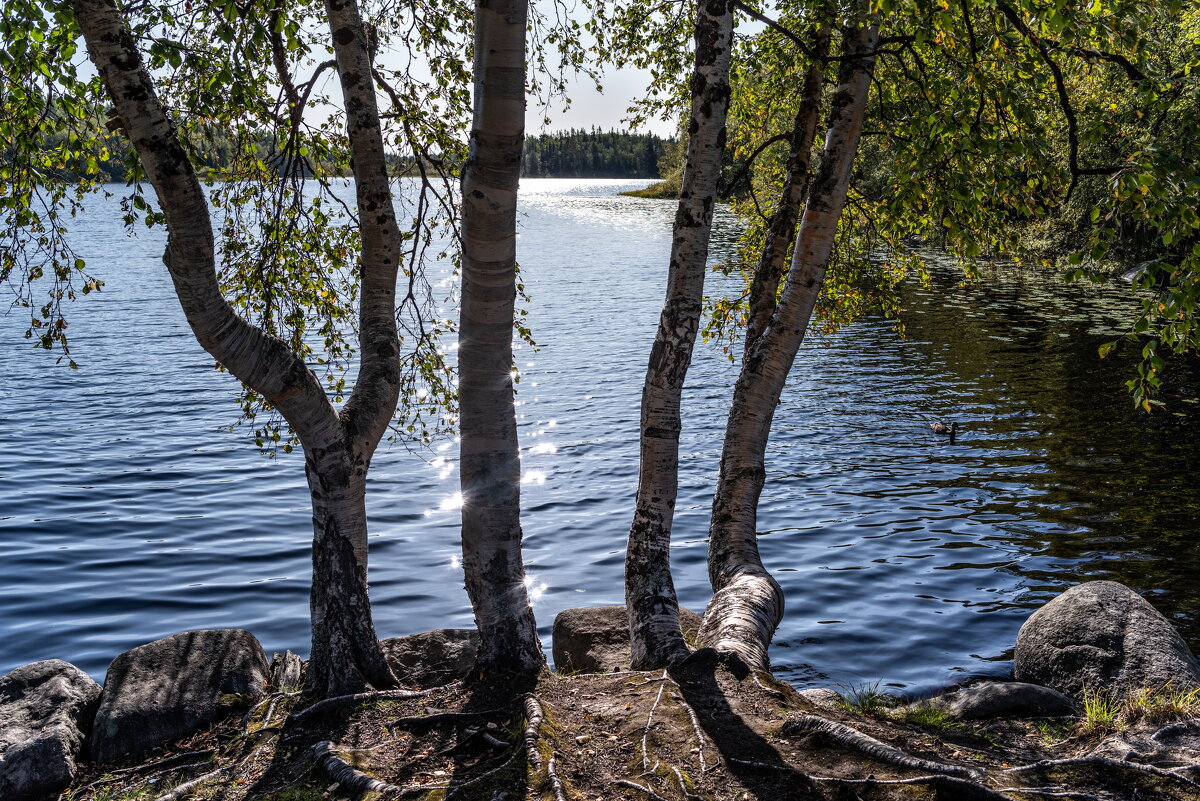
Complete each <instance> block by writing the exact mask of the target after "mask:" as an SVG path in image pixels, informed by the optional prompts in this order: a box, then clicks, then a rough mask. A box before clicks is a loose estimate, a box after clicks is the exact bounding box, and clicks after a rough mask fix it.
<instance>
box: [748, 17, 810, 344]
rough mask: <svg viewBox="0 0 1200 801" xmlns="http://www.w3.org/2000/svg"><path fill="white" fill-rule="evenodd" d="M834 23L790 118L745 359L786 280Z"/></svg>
mask: <svg viewBox="0 0 1200 801" xmlns="http://www.w3.org/2000/svg"><path fill="white" fill-rule="evenodd" d="M830 27H831V26H830V24H829V23H828V22H824V23H822V24H821V27H820V28H819V29H818V30H817V31H816V33H815V34H814V36H813V42H812V48H811V49H812V52H813V61H812V64H810V65H809V67H808V72H807V73H806V74H805V76H804V88H803V89H801V91H800V98H801V99H800V107H799V108H798V109H797V110H796V118H795V120H794V121H793V122H792V147H791V152H789V153H788V160H787V173H786V175H785V177H784V179H783V189H782V191H781V192H780V194H779V203H778V204H776V206H775V211H774V213H773V214H772V215H771V222H770V223H768V225H767V236H766V241H765V242H764V243H763V252H762V256H761V257H760V258H759V260H758V265H757V267H755V270H754V280H753V281H752V282H751V284H750V298H749V304H750V314H749V317H748V319H747V320H746V341H745V343H744V348H743V353H742V358H743V359H744V358H745V356H746V354H748V353H749V352H750V346H751V345H753V344H754V343H755V342H756V341H757V340H758V337H759V335H760V334H762V332H763V331H764V330H766V327H767V323H768V322H770V320H771V315H772V314H774V313H775V306H776V303H777V302H776V299H777V296H778V294H779V282H780V281H781V280H782V279H783V273H784V266H785V265H786V264H787V256H788V249H789V248H791V246H792V242H794V241H795V240H796V223H797V222H798V221H799V219H800V203H801V201H802V200H803V199H804V191H805V190H806V189H808V174H809V173H808V159H809V156H810V154H811V153H812V146H813V139H815V138H816V136H817V124H818V123H819V122H820V118H821V90H822V89H823V88H824V84H825V72H824V69H823V62H824V60H825V57H826V56H827V55H829V31H830Z"/></svg>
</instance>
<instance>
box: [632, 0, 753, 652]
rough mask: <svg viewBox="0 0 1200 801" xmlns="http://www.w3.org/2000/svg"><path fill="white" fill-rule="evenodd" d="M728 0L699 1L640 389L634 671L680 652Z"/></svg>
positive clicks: (725, 98)
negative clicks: (684, 452) (687, 422)
mask: <svg viewBox="0 0 1200 801" xmlns="http://www.w3.org/2000/svg"><path fill="white" fill-rule="evenodd" d="M733 6H734V3H733V0H700V2H699V7H698V9H697V16H696V29H695V39H696V66H695V71H694V72H693V74H692V81H691V90H692V110H691V118H690V122H689V123H688V148H687V161H686V163H685V165H684V172H683V185H682V188H681V190H680V195H679V210H678V211H677V212H676V215H675V226H674V237H673V240H672V244H671V261H670V267H669V272H668V277H667V296H666V302H665V303H664V305H663V310H662V315H661V317H660V318H659V324H658V332H657V334H655V338H654V347H653V349H652V350H651V352H650V362H649V365H648V366H647V368H646V380H645V384H644V385H643V389H642V412H641V435H640V436H641V463H640V469H639V474H638V491H637V502H636V509H635V512H634V517H633V524H632V525H631V526H630V529H629V546H628V550H627V551H626V556H625V602H626V606H627V608H628V610H629V639H630V645H631V647H632V659H633V667H634V668H635V669H637V670H651V669H657V668H662V667H665V666H667V665H668V664H671V663H674V662H676V661H679V660H680V659H683V658H686V657H687V654H688V648H687V644H686V643H685V642H684V640H683V633H682V631H681V630H680V627H679V605H678V601H677V599H676V595H675V585H674V583H673V581H672V579H671V563H670V548H671V524H672V520H673V517H674V514H675V500H676V496H677V494H678V482H679V433H680V430H681V429H682V422H681V420H680V400H681V396H682V394H683V382H684V379H685V378H686V376H687V369H688V365H689V364H690V363H691V359H692V347H693V346H694V345H695V342H696V333H697V331H698V329H699V323H700V310H701V306H702V303H703V299H704V274H705V269H706V266H705V265H706V262H707V259H708V241H709V235H710V233H711V231H712V215H713V204H714V202H715V199H716V194H717V183H718V181H719V180H720V177H721V153H722V151H723V149H724V147H725V120H726V114H727V112H728V109H729V63H730V56H731V49H732V44H733Z"/></svg>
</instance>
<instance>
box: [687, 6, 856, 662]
mask: <svg viewBox="0 0 1200 801" xmlns="http://www.w3.org/2000/svg"><path fill="white" fill-rule="evenodd" d="M877 39H878V28H877V27H876V26H870V27H865V28H860V29H857V30H853V31H851V32H849V33H848V34H847V37H846V44H845V47H844V49H843V52H844V54H845V55H846V56H847V58H846V59H845V60H844V61H843V62H842V68H841V71H840V74H839V80H838V89H837V91H836V92H835V94H834V96H833V98H832V100H831V110H830V118H829V128H828V131H827V133H826V138H825V148H824V152H823V153H822V157H821V164H820V167H819V169H818V172H817V173H816V175H814V176H813V180H812V183H811V185H810V187H809V192H808V201H807V204H806V207H805V210H804V217H803V221H802V222H801V225H800V232H799V234H798V236H797V241H796V247H795V251H794V253H793V256H792V266H791V270H790V271H789V273H788V277H787V282H786V285H785V288H784V292H783V295H782V297H781V298H780V301H779V306H778V308H777V309H776V310H775V312H774V314H773V315H772V316H771V319H770V322H769V323H768V325H767V327H766V329H765V330H764V331H763V332H762V333H761V334H760V335H759V336H758V337H757V338H756V340H755V341H754V342H753V344H752V345H751V346H750V349H749V351H748V352H747V354H746V356H745V359H744V360H743V362H742V370H741V373H740V374H739V376H738V380H737V385H736V386H735V388H734V395H733V403H732V405H731V407H730V410H729V422H728V424H727V426H726V429H725V443H724V447H723V450H722V453H721V467H720V474H719V477H718V480H717V491H716V494H715V495H714V497H713V514H712V522H711V526H710V529H709V555H708V575H709V580H710V581H711V582H712V587H713V599H712V601H710V602H709V605H708V608H707V609H706V610H705V613H704V622H703V624H702V625H701V628H700V642H701V643H702V644H703V645H706V646H709V647H712V648H714V649H716V650H717V651H718V652H721V653H725V654H728V655H731V656H734V657H737V658H738V659H740V660H741V661H742V662H744V663H745V664H746V665H747V666H748V667H751V668H754V669H762V670H766V669H769V668H770V660H769V659H768V657H767V647H768V646H769V645H770V642H771V637H772V636H773V635H774V633H775V629H776V627H777V626H778V625H779V621H780V620H781V619H782V617H783V592H782V590H781V589H780V587H779V584H778V583H777V582H776V581H775V579H774V578H773V577H772V576H771V575H770V573H768V572H767V570H766V568H764V567H763V564H762V560H761V558H760V557H759V554H758V541H757V537H756V523H757V511H758V499H759V496H760V495H761V493H762V488H763V482H764V481H765V478H766V470H765V467H764V455H765V453H766V447H767V438H768V436H769V435H770V431H771V421H772V419H773V418H774V415H775V408H776V406H777V405H778V403H779V398H780V395H781V393H782V392H783V387H784V383H785V381H786V380H787V375H788V372H789V371H790V370H791V367H792V362H793V361H794V360H795V358H796V351H797V350H798V349H799V347H800V343H801V341H802V340H803V339H804V333H805V331H806V330H807V329H808V324H809V320H810V319H811V317H812V311H813V307H814V306H815V305H816V300H817V295H818V293H819V292H820V289H821V283H822V281H823V280H824V277H825V268H826V266H827V265H828V263H829V257H830V254H831V253H832V251H833V241H834V234H835V233H836V231H837V224H838V219H839V218H840V217H841V213H842V207H843V205H844V204H845V201H846V193H847V190H848V188H849V184H850V174H851V169H852V167H853V165H854V159H855V156H856V154H857V151H858V140H859V135H860V134H861V132H862V121H863V114H864V111H865V108H866V102H867V94H868V92H869V89H870V78H871V69H872V67H873V65H874V57H873V55H871V53H872V52H873V51H874V49H875V43H876V41H877Z"/></svg>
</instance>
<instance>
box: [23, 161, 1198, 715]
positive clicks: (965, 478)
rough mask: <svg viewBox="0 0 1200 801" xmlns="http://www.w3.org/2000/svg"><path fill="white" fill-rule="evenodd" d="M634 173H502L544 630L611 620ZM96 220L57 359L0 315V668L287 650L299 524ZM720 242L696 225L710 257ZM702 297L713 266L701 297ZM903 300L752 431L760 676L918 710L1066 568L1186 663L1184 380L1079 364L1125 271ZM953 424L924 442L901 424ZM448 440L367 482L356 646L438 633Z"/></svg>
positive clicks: (703, 596)
mask: <svg viewBox="0 0 1200 801" xmlns="http://www.w3.org/2000/svg"><path fill="white" fill-rule="evenodd" d="M642 185H644V182H643V183H638V182H633V183H630V182H624V183H622V182H617V181H580V180H530V181H526V182H524V183H523V185H522V195H521V200H522V207H523V212H524V216H523V220H522V233H521V237H520V240H519V247H520V259H521V262H522V266H523V270H524V277H525V280H526V283H527V285H528V288H529V292H530V294H531V295H532V297H533V302H532V305H531V307H530V313H529V316H530V321H531V323H532V326H533V329H534V334H535V337H536V339H537V341H538V343H539V345H540V349H539V350H538V351H536V352H534V351H531V349H529V348H524V349H521V350H519V351H518V353H517V356H518V361H519V363H520V367H521V369H522V372H523V378H522V383H521V384H520V388H519V394H518V402H519V403H520V406H519V408H518V413H519V415H520V425H521V428H520V436H521V446H522V449H523V452H524V456H523V464H524V470H525V484H524V487H523V494H524V526H525V532H526V556H525V558H526V564H527V567H528V570H529V572H530V574H531V575H532V577H533V581H534V596H535V607H536V612H537V616H538V621H539V623H540V626H541V631H542V633H543V635H544V637H545V639H546V644H547V649H548V646H549V631H550V626H551V624H552V622H553V619H554V615H555V614H556V613H557V612H558V611H559V610H561V609H564V608H569V607H576V606H591V605H598V604H611V603H621V602H622V577H621V571H622V565H623V559H624V552H623V548H624V540H625V535H626V531H627V527H628V525H629V522H630V519H631V514H632V503H633V496H634V491H635V487H636V470H637V464H636V454H637V428H638V427H637V420H638V400H639V392H640V383H641V379H642V376H643V373H644V370H645V362H646V357H647V354H648V351H649V346H650V343H651V341H652V339H653V336H654V329H655V326H656V324H657V318H658V312H659V309H660V306H661V303H662V295H663V282H664V280H665V275H666V263H667V255H668V252H669V248H670V229H671V221H672V219H673V216H674V206H673V204H671V203H668V202H662V201H651V200H640V199H633V198H624V197H618V196H617V195H616V193H617V192H618V191H621V190H624V189H628V188H634V187H638V186H642ZM119 220H120V216H119V214H118V213H117V210H116V202H115V201H112V202H109V203H102V202H99V201H97V202H96V203H94V204H92V206H91V207H90V208H89V210H88V212H87V213H86V214H85V215H84V216H83V217H81V218H80V219H78V220H76V221H74V229H73V230H74V232H75V242H76V244H77V245H78V247H79V249H80V251H81V252H82V253H83V254H84V255H85V256H86V257H87V258H88V260H89V265H90V266H92V267H93V268H94V269H95V270H96V271H97V272H98V273H99V274H100V275H101V276H102V277H103V278H105V279H106V280H107V282H108V285H107V287H106V288H105V290H104V291H103V293H101V294H99V295H92V296H89V297H87V298H86V299H83V300H81V301H79V302H78V303H77V304H75V306H74V307H73V308H72V310H71V314H72V329H71V330H72V331H73V332H74V337H73V344H74V351H75V353H76V356H77V360H78V361H79V362H80V369H79V370H78V371H71V370H68V369H66V368H65V367H62V366H56V365H55V364H54V359H53V357H51V356H50V355H48V354H46V353H43V352H40V351H34V350H31V349H30V347H29V344H28V343H27V342H26V341H25V340H24V339H22V338H21V333H22V332H23V331H24V325H23V322H22V319H21V317H20V316H19V315H17V314H12V315H9V317H7V318H0V371H2V372H3V375H4V381H3V382H0V420H2V421H3V422H4V425H3V429H2V434H0V579H2V580H0V672H5V671H8V670H10V669H11V668H13V667H15V666H17V665H19V664H23V663H25V662H29V661H33V660H36V659H46V658H63V659H67V660H70V661H72V662H75V663H76V664H78V665H80V666H81V667H83V668H84V669H85V670H88V671H90V672H91V673H93V674H95V675H97V676H99V675H102V674H103V673H104V671H105V669H106V667H107V665H108V662H109V661H110V660H111V659H112V658H113V657H114V656H116V655H117V654H118V653H120V652H121V651H123V650H125V649H128V648H130V647H133V646H136V645H139V644H141V643H144V642H147V641H149V640H152V639H155V638H157V637H161V636H165V635H168V634H172V633H175V632H178V631H183V630H187V629H195V628H214V627H235V626H236V627H245V628H248V629H250V630H251V631H253V632H254V633H255V634H257V635H258V637H259V638H260V639H261V640H262V642H263V644H264V646H265V647H266V648H267V649H268V651H270V650H272V649H276V650H282V649H284V648H291V649H293V650H299V651H304V650H305V649H306V648H307V643H308V590H307V582H308V572H309V542H310V537H311V529H310V521H309V507H308V496H307V491H306V488H305V483H304V477H303V463H302V459H301V458H300V456H299V455H296V454H293V455H291V456H286V455H281V457H280V458H279V459H277V460H274V461H269V460H267V459H265V458H263V457H261V456H259V455H258V454H257V451H256V450H255V448H254V446H253V442H252V441H251V440H250V439H249V437H248V432H246V431H236V430H235V431H234V432H232V433H231V432H229V431H228V426H229V424H230V423H232V422H233V421H234V420H235V419H236V418H237V416H238V413H237V408H236V406H235V405H234V404H233V398H234V396H235V394H236V391H237V387H236V386H235V384H234V382H233V379H231V378H230V377H229V376H228V375H225V374H220V373H217V372H215V371H214V370H213V369H212V362H211V360H210V359H209V358H208V356H207V355H206V354H205V353H204V352H203V351H202V350H201V349H200V347H199V346H198V345H197V344H196V343H195V341H194V340H193V339H192V336H191V333H190V331H189V330H188V328H187V326H186V324H185V323H184V320H183V316H182V313H181V312H180V310H179V308H178V305H177V303H176V301H175V299H174V297H173V295H172V294H171V289H170V284H169V280H168V278H167V275H166V272H165V269H164V268H163V266H162V263H161V260H160V257H161V254H162V250H163V242H164V240H163V237H162V236H161V234H159V233H157V232H155V233H151V234H149V235H147V234H146V233H145V232H142V233H141V234H140V235H139V236H138V237H137V238H135V239H131V238H130V237H129V236H127V234H126V232H125V231H124V230H123V228H122V227H121V225H120V222H119ZM734 236H736V226H735V225H734V224H733V222H732V221H731V220H729V219H728V218H722V219H721V220H719V230H718V232H717V236H716V239H717V243H716V247H717V250H718V251H720V249H721V248H722V247H728V244H729V242H730V241H731V240H732V238H733V237H734ZM726 280H727V279H721V278H720V277H719V276H717V277H714V278H713V279H712V280H711V283H710V291H712V292H716V291H719V290H720V289H721V286H722V284H721V282H722V281H726ZM960 281H961V277H960V276H959V275H958V274H956V273H955V272H954V271H953V269H952V268H949V267H946V266H943V267H939V268H938V269H936V270H935V274H934V283H933V285H932V286H931V287H929V288H928V289H919V288H913V289H911V290H909V292H908V297H907V300H906V303H905V306H906V321H907V336H906V338H901V337H899V336H897V335H896V333H895V331H894V330H893V327H892V326H891V325H890V324H888V323H886V322H883V321H871V320H868V321H865V322H861V323H858V324H855V325H853V326H850V327H848V328H846V329H844V330H843V331H841V332H840V333H838V334H837V335H835V336H832V337H827V338H813V339H811V340H810V341H809V342H808V343H807V344H806V345H805V347H804V348H803V349H802V351H801V354H800V356H799V358H798V359H797V364H796V368H795V370H794V372H793V377H792V380H791V384H790V387H789V389H788V390H787V392H786V393H785V395H784V399H783V402H782V404H781V406H780V409H779V411H778V414H777V417H776V421H777V422H776V433H775V435H774V438H773V441H772V444H771V447H770V452H769V454H768V470H769V479H768V486H767V490H766V493H765V495H764V497H763V502H762V507H761V514H760V518H759V520H760V523H759V525H760V529H761V530H762V534H763V536H762V538H761V546H762V554H763V558H764V561H765V562H766V564H767V566H768V567H769V568H770V569H771V570H772V571H773V573H774V575H775V576H776V577H777V578H778V579H779V581H780V583H781V584H782V585H783V588H784V591H785V592H786V594H787V604H788V611H787V615H786V618H785V620H784V622H783V625H782V626H781V628H780V630H779V634H778V635H777V638H776V641H775V644H774V647H773V649H772V653H771V656H772V659H773V660H774V663H775V666H776V670H777V672H778V673H780V674H781V675H782V676H784V677H786V678H789V679H792V680H794V681H796V682H797V683H798V684H807V685H828V686H834V687H842V688H846V687H852V686H856V685H861V684H864V683H868V682H875V681H879V682H882V683H883V684H884V685H886V686H892V687H896V688H903V689H904V690H905V691H907V692H912V693H920V692H929V691H932V690H934V689H936V688H938V687H941V686H944V685H945V684H947V683H951V682H955V681H958V680H961V679H962V678H964V677H966V676H974V675H1003V674H1004V673H1006V672H1007V671H1008V670H1009V668H1010V664H1009V662H1008V659H1009V658H1010V656H1011V647H1012V644H1013V642H1014V638H1015V636H1016V633H1017V629H1018V628H1019V627H1020V625H1021V622H1022V621H1023V620H1024V619H1025V617H1026V616H1027V615H1028V614H1029V611H1030V610H1031V609H1033V608H1035V607H1036V606H1038V605H1039V604H1041V603H1043V602H1045V601H1046V600H1047V599H1049V598H1050V597H1052V596H1053V595H1054V594H1056V593H1057V592H1059V591H1061V590H1062V589H1063V588H1065V587H1067V586H1069V585H1071V584H1072V583H1075V582H1077V581H1079V580H1081V579H1085V578H1115V579H1117V580H1121V581H1124V582H1126V583H1128V584H1130V585H1131V586H1133V587H1135V588H1136V589H1138V590H1140V591H1142V592H1145V593H1147V594H1148V595H1149V596H1150V597H1151V600H1152V601H1153V602H1154V603H1155V604H1156V605H1158V606H1159V608H1160V609H1162V610H1163V611H1164V612H1165V613H1166V614H1168V615H1170V616H1172V618H1173V619H1174V620H1175V621H1176V622H1177V624H1178V625H1180V627H1181V628H1182V629H1183V631H1184V634H1185V637H1187V638H1188V639H1189V640H1190V641H1191V642H1192V643H1193V645H1200V615H1198V614H1197V612H1200V583H1198V582H1196V581H1195V576H1196V575H1197V570H1198V568H1200V549H1197V548H1196V547H1195V545H1194V539H1195V535H1196V533H1197V531H1196V529H1197V524H1196V521H1197V520H1198V519H1200V491H1198V489H1197V485H1196V481H1195V479H1194V476H1195V475H1196V474H1197V470H1198V469H1200V437H1198V436H1197V433H1198V432H1200V415H1198V413H1197V412H1198V409H1200V404H1197V400H1196V394H1197V392H1196V388H1197V385H1198V384H1200V381H1197V375H1198V374H1200V370H1197V369H1196V364H1195V362H1194V360H1192V361H1188V362H1185V363H1181V364H1180V365H1179V366H1178V367H1177V368H1176V369H1175V371H1174V373H1173V377H1172V379H1171V382H1170V387H1169V391H1170V394H1169V395H1168V396H1167V398H1166V400H1167V401H1168V409H1167V411H1166V412H1165V413H1159V414H1155V415H1153V416H1145V415H1141V414H1138V413H1135V412H1134V410H1133V409H1132V406H1131V403H1130V401H1129V397H1128V395H1127V394H1126V391H1125V389H1124V387H1123V386H1122V381H1123V380H1124V379H1125V378H1126V377H1127V376H1128V375H1129V372H1130V371H1131V369H1132V367H1131V362H1130V361H1129V359H1128V358H1124V357H1120V356H1118V357H1110V358H1109V359H1107V360H1105V361H1103V362H1101V361H1100V360H1099V359H1098V358H1097V355H1096V348H1097V346H1098V345H1099V344H1100V343H1102V342H1104V341H1106V340H1107V339H1111V338H1113V336H1114V335H1115V333H1116V332H1117V331H1119V330H1120V326H1121V325H1122V323H1123V321H1124V320H1126V319H1127V318H1128V316H1129V314H1130V313H1131V309H1132V308H1133V307H1132V304H1131V301H1130V300H1129V290H1128V288H1127V287H1091V286H1062V285H1061V284H1060V283H1059V282H1058V281H1057V280H1056V279H1055V278H1053V277H1048V276H1036V275H1029V274H1022V273H1017V272H1013V271H1008V272H1001V273H998V274H996V275H989V276H985V277H984V278H983V280H981V281H979V282H975V283H969V284H963V283H960ZM735 377H736V366H735V365H733V364H731V363H729V362H728V360H726V359H725V358H724V357H723V356H722V354H721V353H720V350H719V348H718V347H717V346H715V345H712V344H709V345H700V346H698V348H697V357H696V364H695V365H694V367H693V368H692V371H691V374H690V381H689V387H688V391H687V395H686V398H685V410H684V420H685V423H684V425H685V430H684V435H683V442H682V450H681V455H682V459H683V467H682V475H681V488H680V500H679V509H678V514H677V518H676V524H675V542H674V548H673V559H674V565H675V570H676V584H677V587H678V589H679V593H680V597H681V600H682V602H683V603H684V604H685V605H687V606H689V607H690V608H692V609H694V610H696V611H702V610H703V607H704V604H705V602H706V600H707V598H708V594H709V589H708V583H707V579H706V573H705V568H704V558H705V535H706V527H707V518H708V512H709V503H710V500H711V492H712V487H713V480H714V474H715V471H716V465H717V459H718V457H719V451H720V443H721V431H722V428H723V425H724V422H725V410H726V405H727V402H728V398H729V394H730V389H731V387H732V383H733V380H734V378H735ZM933 420H956V421H957V422H958V423H959V424H960V426H961V428H962V433H961V435H960V436H959V438H958V441H957V442H956V444H954V445H950V444H949V443H948V442H946V441H945V440H944V439H939V438H936V437H934V436H932V434H931V433H930V431H929V428H928V423H929V422H930V421H933ZM457 489H458V476H457V474H456V473H455V449H454V446H453V443H451V442H442V443H437V444H435V445H434V446H433V447H432V449H431V450H428V451H419V450H418V451H411V450H408V449H406V448H405V447H403V446H401V445H392V446H387V445H385V446H383V448H382V449H381V451H380V452H379V454H378V455H377V456H376V459H375V462H374V465H373V468H372V473H371V483H370V487H369V511H370V516H371V523H372V539H371V592H372V598H373V602H374V610H375V621H376V625H377V627H378V629H379V632H380V634H381V636H397V635H402V634H409V633H413V632H417V631H423V630H426V629H430V628H437V627H465V626H469V625H471V615H470V609H469V606H468V603H467V599H466V595H465V592H464V591H463V589H462V576H461V570H460V568H459V565H458V549H459V546H458V511H457V509H456V508H455V505H454V495H455V493H456V491H457Z"/></svg>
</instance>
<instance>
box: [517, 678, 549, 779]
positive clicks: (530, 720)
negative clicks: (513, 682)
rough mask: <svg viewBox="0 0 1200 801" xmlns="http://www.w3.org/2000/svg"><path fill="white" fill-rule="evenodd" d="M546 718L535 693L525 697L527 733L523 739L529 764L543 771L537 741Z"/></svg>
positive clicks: (523, 735)
mask: <svg viewBox="0 0 1200 801" xmlns="http://www.w3.org/2000/svg"><path fill="white" fill-rule="evenodd" d="M545 717H546V716H545V714H544V713H543V712H542V705H541V704H540V703H539V702H538V699H537V698H535V697H534V695H533V693H530V694H529V695H527V696H525V731H524V733H523V734H522V735H521V739H522V742H524V744H525V753H526V754H527V755H528V756H527V759H528V760H529V764H531V765H533V767H534V769H536V770H541V769H542V755H541V754H540V753H538V749H537V741H538V730H539V729H541V727H542V721H543V720H545Z"/></svg>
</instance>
